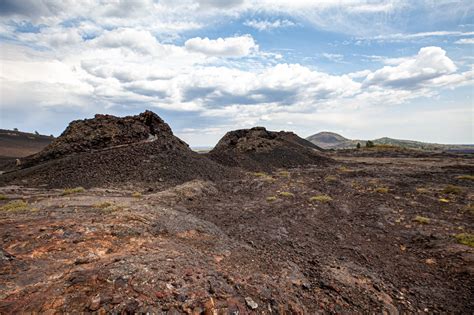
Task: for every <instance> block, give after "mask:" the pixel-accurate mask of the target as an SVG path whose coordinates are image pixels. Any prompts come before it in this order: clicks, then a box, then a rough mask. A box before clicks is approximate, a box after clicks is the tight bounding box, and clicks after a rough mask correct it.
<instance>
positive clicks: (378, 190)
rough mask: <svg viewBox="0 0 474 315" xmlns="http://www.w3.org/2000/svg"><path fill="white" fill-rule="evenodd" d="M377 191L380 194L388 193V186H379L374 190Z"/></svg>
mask: <svg viewBox="0 0 474 315" xmlns="http://www.w3.org/2000/svg"><path fill="white" fill-rule="evenodd" d="M374 191H375V192H378V193H380V194H386V193H388V188H387V187H377V188H375V190H374Z"/></svg>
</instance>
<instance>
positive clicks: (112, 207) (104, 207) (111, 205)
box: [93, 201, 122, 212]
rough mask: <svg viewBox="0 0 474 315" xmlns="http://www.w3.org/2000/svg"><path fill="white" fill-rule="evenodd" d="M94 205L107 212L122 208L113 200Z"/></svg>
mask: <svg viewBox="0 0 474 315" xmlns="http://www.w3.org/2000/svg"><path fill="white" fill-rule="evenodd" d="M93 207H94V208H96V209H100V210H103V211H105V212H114V211H118V210H122V207H121V206H119V205H116V204H114V203H113V202H108V201H104V202H99V203H96V204H94V206H93Z"/></svg>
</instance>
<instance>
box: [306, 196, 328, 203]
mask: <svg viewBox="0 0 474 315" xmlns="http://www.w3.org/2000/svg"><path fill="white" fill-rule="evenodd" d="M309 201H317V202H322V203H327V202H330V201H332V198H331V197H330V196H328V195H318V196H313V197H311V198H309Z"/></svg>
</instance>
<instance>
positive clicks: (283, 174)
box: [278, 171, 290, 177]
mask: <svg viewBox="0 0 474 315" xmlns="http://www.w3.org/2000/svg"><path fill="white" fill-rule="evenodd" d="M278 176H281V177H290V172H288V171H280V172H278Z"/></svg>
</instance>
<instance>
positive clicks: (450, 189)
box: [441, 185, 462, 195]
mask: <svg viewBox="0 0 474 315" xmlns="http://www.w3.org/2000/svg"><path fill="white" fill-rule="evenodd" d="M441 192H442V193H443V194H451V195H459V194H460V193H462V188H461V187H459V186H454V185H448V186H446V187H444V189H443V190H442V191H441Z"/></svg>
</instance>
